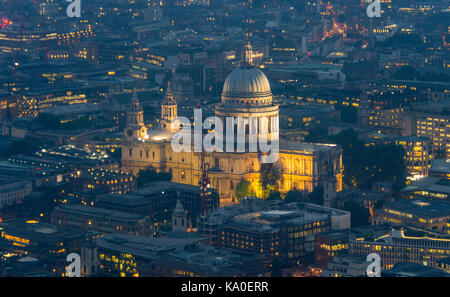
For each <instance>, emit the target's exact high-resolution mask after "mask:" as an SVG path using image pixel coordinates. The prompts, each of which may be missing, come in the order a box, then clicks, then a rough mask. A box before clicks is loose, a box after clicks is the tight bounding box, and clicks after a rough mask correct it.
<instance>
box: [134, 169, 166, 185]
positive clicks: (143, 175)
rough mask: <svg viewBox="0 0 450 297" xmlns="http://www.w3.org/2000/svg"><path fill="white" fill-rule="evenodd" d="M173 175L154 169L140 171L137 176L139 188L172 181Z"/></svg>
mask: <svg viewBox="0 0 450 297" xmlns="http://www.w3.org/2000/svg"><path fill="white" fill-rule="evenodd" d="M171 179H172V175H171V174H170V173H168V172H160V173H158V172H156V171H155V170H152V169H145V170H140V171H139V173H138V175H137V186H138V188H140V187H142V186H143V185H144V184H146V183H151V182H156V181H170V180H171Z"/></svg>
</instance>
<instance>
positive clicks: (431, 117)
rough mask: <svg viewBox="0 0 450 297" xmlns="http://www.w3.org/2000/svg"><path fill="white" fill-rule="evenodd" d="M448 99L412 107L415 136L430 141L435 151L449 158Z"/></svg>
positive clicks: (449, 101)
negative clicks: (426, 138) (423, 137)
mask: <svg viewBox="0 0 450 297" xmlns="http://www.w3.org/2000/svg"><path fill="white" fill-rule="evenodd" d="M449 104H450V99H443V100H442V101H440V102H435V103H427V104H420V105H416V106H414V107H413V113H414V117H415V124H416V125H415V130H416V135H417V136H425V137H428V138H430V139H431V141H432V143H433V147H434V150H435V151H440V152H441V154H442V155H444V156H445V157H446V158H450V108H449V106H450V105H449Z"/></svg>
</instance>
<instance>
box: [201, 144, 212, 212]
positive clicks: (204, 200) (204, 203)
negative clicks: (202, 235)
mask: <svg viewBox="0 0 450 297" xmlns="http://www.w3.org/2000/svg"><path fill="white" fill-rule="evenodd" d="M200 162H201V164H200V169H201V171H202V179H201V187H202V194H201V215H202V217H203V218H204V217H205V216H206V215H207V212H208V188H209V187H210V185H209V178H208V170H209V163H206V160H205V152H204V151H203V150H202V152H201V155H200Z"/></svg>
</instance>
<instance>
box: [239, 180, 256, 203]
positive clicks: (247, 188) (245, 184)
mask: <svg viewBox="0 0 450 297" xmlns="http://www.w3.org/2000/svg"><path fill="white" fill-rule="evenodd" d="M235 195H236V199H237V200H238V201H241V200H242V199H244V198H245V197H248V196H255V193H254V191H253V188H252V184H251V183H250V182H249V181H248V180H246V179H241V180H240V181H239V183H238V184H237V186H236V190H235Z"/></svg>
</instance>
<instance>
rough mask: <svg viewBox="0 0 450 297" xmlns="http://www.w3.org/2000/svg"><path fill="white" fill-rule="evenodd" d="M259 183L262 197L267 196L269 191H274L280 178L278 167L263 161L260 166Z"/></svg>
mask: <svg viewBox="0 0 450 297" xmlns="http://www.w3.org/2000/svg"><path fill="white" fill-rule="evenodd" d="M260 173H261V174H260V176H259V178H260V181H259V182H260V184H261V189H262V198H267V197H269V195H270V193H272V192H274V191H276V190H277V189H276V187H277V182H278V180H279V178H280V174H279V172H278V168H277V167H276V166H274V165H273V164H272V163H263V164H261V168H260Z"/></svg>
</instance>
